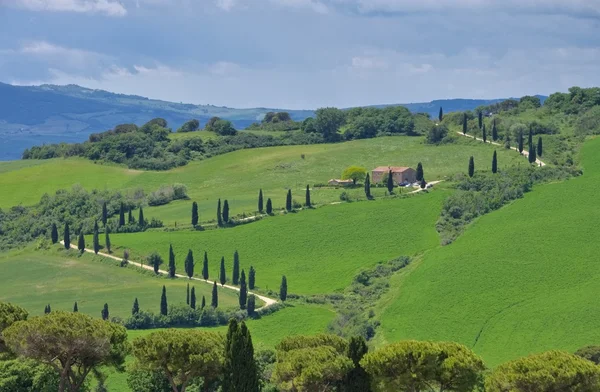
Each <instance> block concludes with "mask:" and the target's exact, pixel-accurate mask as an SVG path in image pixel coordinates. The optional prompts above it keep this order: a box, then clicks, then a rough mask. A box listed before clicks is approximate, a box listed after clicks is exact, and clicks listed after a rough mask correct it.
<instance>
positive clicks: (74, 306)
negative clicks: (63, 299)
mask: <svg viewBox="0 0 600 392" xmlns="http://www.w3.org/2000/svg"><path fill="white" fill-rule="evenodd" d="M77 312H79V307H78V306H77V301H75V303H74V304H73V313H77Z"/></svg>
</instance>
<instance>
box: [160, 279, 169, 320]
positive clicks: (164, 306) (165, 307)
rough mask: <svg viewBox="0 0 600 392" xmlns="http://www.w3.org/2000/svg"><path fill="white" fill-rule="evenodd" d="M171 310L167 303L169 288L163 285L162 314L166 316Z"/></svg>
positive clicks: (161, 297)
mask: <svg viewBox="0 0 600 392" xmlns="http://www.w3.org/2000/svg"><path fill="white" fill-rule="evenodd" d="M168 311H169V306H168V304H167V288H166V287H165V286H164V285H163V288H162V294H161V295H160V314H162V315H163V316H166V315H167V313H168Z"/></svg>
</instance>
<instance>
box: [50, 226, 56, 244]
mask: <svg viewBox="0 0 600 392" xmlns="http://www.w3.org/2000/svg"><path fill="white" fill-rule="evenodd" d="M50 239H52V243H53V244H56V243H57V242H58V228H57V227H56V223H52V230H50Z"/></svg>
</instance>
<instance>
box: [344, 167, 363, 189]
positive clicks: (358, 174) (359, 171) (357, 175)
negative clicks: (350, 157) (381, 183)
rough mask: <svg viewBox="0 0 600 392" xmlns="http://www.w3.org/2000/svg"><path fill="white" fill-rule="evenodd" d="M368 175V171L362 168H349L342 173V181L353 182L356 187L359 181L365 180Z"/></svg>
mask: <svg viewBox="0 0 600 392" xmlns="http://www.w3.org/2000/svg"><path fill="white" fill-rule="evenodd" d="M366 175H367V169H365V168H364V167H360V166H349V167H347V168H346V169H345V170H344V172H343V173H342V180H352V183H353V184H354V185H356V183H357V182H358V181H362V180H364V178H365V176H366Z"/></svg>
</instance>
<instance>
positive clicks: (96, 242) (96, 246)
mask: <svg viewBox="0 0 600 392" xmlns="http://www.w3.org/2000/svg"><path fill="white" fill-rule="evenodd" d="M98 237H99V233H98V221H96V222H94V238H93V244H94V253H95V254H98V252H100V238H98Z"/></svg>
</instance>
